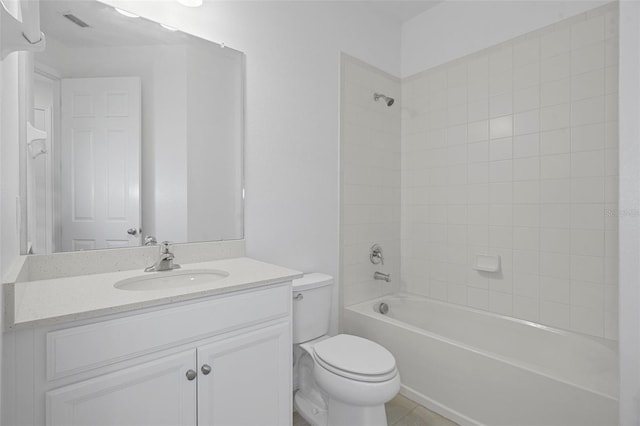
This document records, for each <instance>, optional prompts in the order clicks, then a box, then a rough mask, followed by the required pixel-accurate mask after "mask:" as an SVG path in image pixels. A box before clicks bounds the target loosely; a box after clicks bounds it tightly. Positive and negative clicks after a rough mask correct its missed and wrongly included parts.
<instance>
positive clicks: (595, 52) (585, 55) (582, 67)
mask: <svg viewBox="0 0 640 426" xmlns="http://www.w3.org/2000/svg"><path fill="white" fill-rule="evenodd" d="M604 67H605V49H604V42H598V43H594V44H590V45H588V46H585V47H581V48H578V49H573V50H572V51H571V73H572V74H573V75H576V74H582V73H585V72H589V71H594V70H597V69H599V68H604Z"/></svg>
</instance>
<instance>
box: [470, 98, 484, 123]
mask: <svg viewBox="0 0 640 426" xmlns="http://www.w3.org/2000/svg"><path fill="white" fill-rule="evenodd" d="M467 118H468V119H469V121H471V122H474V121H479V120H486V119H488V118H489V99H488V98H480V99H478V100H473V101H469V104H468V105H467Z"/></svg>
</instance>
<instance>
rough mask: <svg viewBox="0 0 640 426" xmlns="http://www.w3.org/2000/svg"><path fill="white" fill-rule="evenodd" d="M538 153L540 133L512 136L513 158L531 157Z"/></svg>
mask: <svg viewBox="0 0 640 426" xmlns="http://www.w3.org/2000/svg"><path fill="white" fill-rule="evenodd" d="M539 154H540V135H538V134H535V133H532V134H529V135H520V136H515V137H514V138H513V158H524V157H532V156H537V155H539Z"/></svg>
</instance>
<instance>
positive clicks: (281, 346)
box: [198, 322, 292, 426]
mask: <svg viewBox="0 0 640 426" xmlns="http://www.w3.org/2000/svg"><path fill="white" fill-rule="evenodd" d="M290 335H291V325H290V323H289V322H286V323H282V324H278V325H274V326H271V327H266V328H263V329H260V330H257V331H253V332H249V333H246V334H242V335H239V336H236V337H232V338H229V339H224V340H221V341H219V342H216V343H212V344H209V345H205V346H201V347H199V348H198V369H199V370H198V374H199V376H198V425H199V426H223V425H224V426H251V425H255V426H283V425H289V424H290V423H291V370H292V367H291V350H292V348H291V337H290ZM203 367H204V368H205V370H204V371H206V370H207V367H210V368H211V372H210V373H209V374H206V375H205V374H203Z"/></svg>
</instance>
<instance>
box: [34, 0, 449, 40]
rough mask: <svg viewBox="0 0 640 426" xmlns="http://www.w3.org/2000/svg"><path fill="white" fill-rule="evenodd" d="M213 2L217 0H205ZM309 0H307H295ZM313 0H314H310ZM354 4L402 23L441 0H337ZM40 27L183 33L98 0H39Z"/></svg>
mask: <svg viewBox="0 0 640 426" xmlns="http://www.w3.org/2000/svg"><path fill="white" fill-rule="evenodd" d="M205 1H207V2H214V1H218V0H205ZM296 1H309V0H296ZM312 1H313V0H312ZM340 1H344V2H345V3H350V4H352V5H357V6H358V7H361V8H363V9H365V10H368V11H370V12H372V13H374V14H377V15H379V16H382V17H383V18H384V19H388V20H392V21H394V22H396V23H399V24H401V23H403V22H406V21H408V20H409V19H411V18H413V17H415V16H417V15H419V14H421V13H422V12H424V11H426V10H428V9H430V8H432V7H433V6H435V5H437V4H439V3H441V2H442V1H444V0H340ZM69 13H70V14H72V15H73V16H75V17H76V18H78V19H80V20H82V21H85V22H86V23H87V24H88V25H89V28H80V27H78V26H77V25H75V24H73V23H72V22H70V21H69V20H68V19H67V18H65V17H64V15H65V14H69ZM40 16H41V21H42V30H43V32H44V33H45V34H46V35H47V36H48V37H50V38H52V39H55V40H57V41H58V42H60V43H62V44H63V45H66V46H67V47H99V46H103V47H104V46H118V45H122V44H125V45H131V44H132V43H134V44H138V45H151V44H181V43H184V42H185V37H187V35H185V34H184V33H182V32H180V31H177V32H171V31H167V30H163V29H161V28H160V27H159V25H158V24H156V23H154V22H151V21H147V20H144V19H133V20H132V19H129V18H125V17H123V16H121V15H120V14H118V13H117V12H116V11H115V10H114V9H113V8H112V7H110V6H107V5H105V4H103V3H100V2H97V1H78V0H41V2H40Z"/></svg>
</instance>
